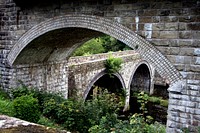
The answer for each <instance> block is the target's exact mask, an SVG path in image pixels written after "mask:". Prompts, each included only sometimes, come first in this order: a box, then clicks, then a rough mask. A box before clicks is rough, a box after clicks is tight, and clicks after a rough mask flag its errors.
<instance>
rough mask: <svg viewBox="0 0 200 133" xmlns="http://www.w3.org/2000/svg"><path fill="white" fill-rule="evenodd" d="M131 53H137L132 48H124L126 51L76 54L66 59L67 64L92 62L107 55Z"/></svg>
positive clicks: (115, 55)
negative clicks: (86, 54)
mask: <svg viewBox="0 0 200 133" xmlns="http://www.w3.org/2000/svg"><path fill="white" fill-rule="evenodd" d="M133 54H135V55H136V54H138V53H136V52H135V51H134V50H126V51H119V52H109V53H101V54H95V55H88V56H76V57H70V58H69V60H68V64H69V65H71V64H77V63H84V62H92V61H97V60H105V59H108V58H109V56H114V57H121V56H129V55H133Z"/></svg>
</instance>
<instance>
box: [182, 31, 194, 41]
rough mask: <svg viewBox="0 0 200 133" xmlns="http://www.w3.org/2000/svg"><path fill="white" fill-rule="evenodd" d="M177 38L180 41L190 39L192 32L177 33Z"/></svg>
mask: <svg viewBox="0 0 200 133" xmlns="http://www.w3.org/2000/svg"><path fill="white" fill-rule="evenodd" d="M179 38H180V39H191V38H192V32H191V31H179Z"/></svg>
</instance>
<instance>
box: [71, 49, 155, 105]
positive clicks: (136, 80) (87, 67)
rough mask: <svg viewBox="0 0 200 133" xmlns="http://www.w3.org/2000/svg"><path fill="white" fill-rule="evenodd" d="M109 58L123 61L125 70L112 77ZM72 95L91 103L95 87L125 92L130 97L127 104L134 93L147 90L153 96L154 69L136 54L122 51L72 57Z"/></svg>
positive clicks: (122, 69)
mask: <svg viewBox="0 0 200 133" xmlns="http://www.w3.org/2000/svg"><path fill="white" fill-rule="evenodd" d="M109 56H113V57H117V58H121V59H122V60H123V63H122V68H121V69H120V71H119V72H117V73H113V75H112V77H110V76H109V75H108V74H107V73H106V70H105V66H104V62H105V60H106V59H108V58H109ZM68 72H69V73H68V78H69V79H68V91H69V92H68V94H69V97H71V96H75V95H78V97H80V96H82V97H83V98H84V99H87V98H89V97H90V95H91V94H92V91H93V88H94V86H99V87H103V88H106V89H110V91H111V92H115V91H116V90H115V89H123V90H124V91H126V94H127V101H126V102H127V103H128V102H129V100H128V99H129V96H130V92H131V90H132V91H134V90H137V89H140V90H144V91H146V92H150V93H153V82H154V67H153V66H152V65H151V64H149V63H148V62H147V61H145V60H142V59H141V58H140V55H139V54H138V53H136V52H135V51H132V50H130V51H122V52H114V53H106V54H97V55H91V56H81V57H72V58H70V59H69V62H68Z"/></svg>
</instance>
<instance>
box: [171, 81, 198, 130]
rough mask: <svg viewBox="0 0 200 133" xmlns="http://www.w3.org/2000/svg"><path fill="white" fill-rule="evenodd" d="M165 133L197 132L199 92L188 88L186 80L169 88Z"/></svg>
mask: <svg viewBox="0 0 200 133" xmlns="http://www.w3.org/2000/svg"><path fill="white" fill-rule="evenodd" d="M168 91H169V105H168V120H167V133H175V132H181V131H182V130H184V128H186V129H188V130H189V131H190V133H192V132H194V133H196V132H198V130H199V129H198V128H199V126H200V106H199V103H200V98H199V90H198V88H196V91H195V90H194V89H193V90H192V89H191V88H190V87H189V84H188V83H187V81H186V80H180V81H178V82H176V83H174V84H173V85H172V86H170V87H169V89H168Z"/></svg>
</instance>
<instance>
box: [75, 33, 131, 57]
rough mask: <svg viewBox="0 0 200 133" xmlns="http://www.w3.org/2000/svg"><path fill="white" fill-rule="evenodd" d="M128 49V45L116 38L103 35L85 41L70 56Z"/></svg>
mask: <svg viewBox="0 0 200 133" xmlns="http://www.w3.org/2000/svg"><path fill="white" fill-rule="evenodd" d="M130 49H131V48H130V47H128V46H127V45H125V44H124V43H122V42H120V41H118V40H116V39H115V38H113V37H111V36H108V35H104V36H101V37H97V38H93V39H91V40H89V41H87V42H86V43H84V44H83V45H82V46H81V47H79V48H77V49H76V51H74V53H73V54H72V56H85V55H91V54H98V53H107V52H110V51H113V52H115V51H123V50H130Z"/></svg>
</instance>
